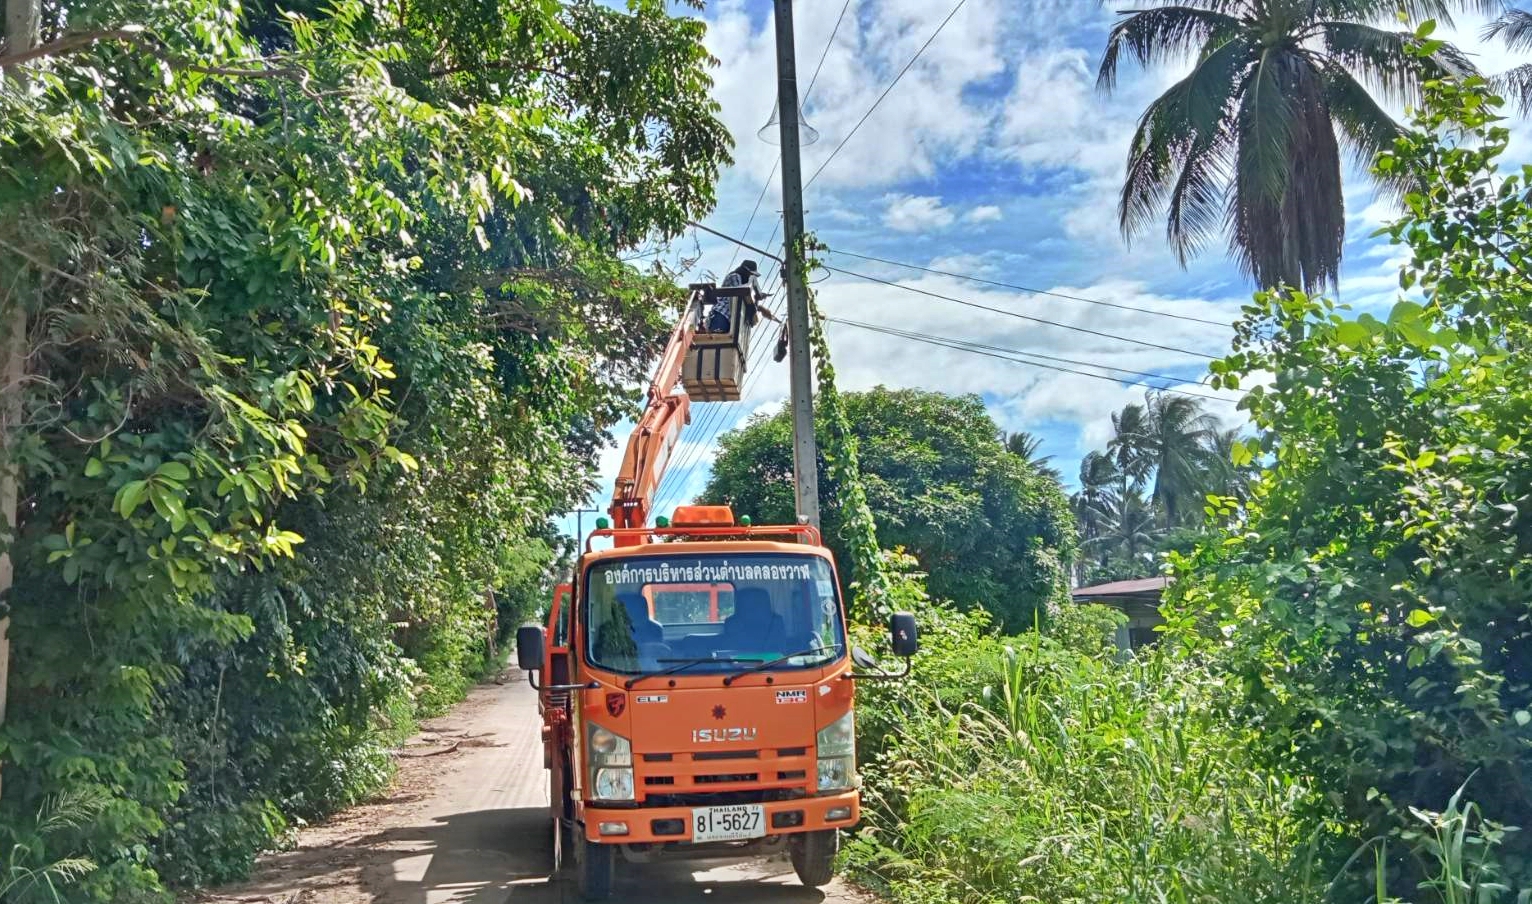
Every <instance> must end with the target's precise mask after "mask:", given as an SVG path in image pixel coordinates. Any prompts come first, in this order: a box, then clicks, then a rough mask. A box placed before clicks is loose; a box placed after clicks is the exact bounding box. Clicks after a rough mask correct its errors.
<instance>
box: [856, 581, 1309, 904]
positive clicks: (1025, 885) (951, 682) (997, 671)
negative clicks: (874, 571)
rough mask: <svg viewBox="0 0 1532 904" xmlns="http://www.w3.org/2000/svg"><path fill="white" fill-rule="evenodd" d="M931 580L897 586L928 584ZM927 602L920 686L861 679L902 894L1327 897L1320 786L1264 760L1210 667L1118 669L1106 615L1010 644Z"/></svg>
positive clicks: (876, 830) (879, 877) (872, 855)
mask: <svg viewBox="0 0 1532 904" xmlns="http://www.w3.org/2000/svg"><path fill="white" fill-rule="evenodd" d="M917 577H918V576H912V575H908V574H904V575H901V577H900V578H899V580H897V581H896V586H897V587H898V588H899V591H898V592H899V593H900V594H901V595H903V596H905V597H909V596H912V595H913V596H917V597H918V596H921V595H922V594H921V592H920V590H919V585H918V582H916V580H915V579H916V578H917ZM916 608H917V611H918V612H919V615H920V618H921V622H922V630H923V638H922V643H923V647H924V649H923V651H922V652H921V653H920V654H919V655H917V656H916V658H915V662H914V669H913V677H912V679H910V680H907V681H905V682H900V683H890V684H880V685H878V686H876V687H863V688H858V707H857V714H858V730H859V749H860V750H861V753H862V757H863V759H864V761H865V762H864V766H863V775H864V779H865V781H866V788H865V792H864V793H865V801H866V809H865V810H864V814H865V817H866V820H867V824H866V826H865V827H864V829H863V830H862V832H861V833H860V835H859V837H858V838H857V839H856V840H855V841H854V842H853V843H852V844H851V851H850V856H851V860H852V864H853V868H854V869H855V870H856V871H857V872H858V873H859V874H860V876H861V877H862V878H863V879H864V880H866V881H869V882H871V883H872V884H874V885H876V886H879V887H881V888H882V889H883V890H884V891H885V892H886V893H887V894H888V896H889V897H890V898H891V899H892V900H894V901H895V902H900V904H903V902H912V904H913V902H922V904H924V902H930V904H935V902H964V904H968V902H984V904H991V902H993V904H999V902H1003V901H1004V902H1010V901H1031V900H1046V901H1061V902H1122V901H1129V902H1145V904H1148V902H1160V901H1167V900H1171V901H1185V902H1206V904H1214V902H1225V901H1252V902H1271V904H1278V902H1282V904H1290V902H1301V901H1315V902H1317V901H1319V900H1321V899H1322V898H1321V896H1322V893H1323V883H1322V882H1321V881H1319V880H1318V879H1317V878H1316V877H1315V875H1314V874H1313V871H1312V870H1307V871H1306V870H1305V869H1304V853H1305V851H1306V850H1307V845H1308V841H1309V837H1310V835H1311V833H1312V829H1311V828H1310V825H1309V823H1307V822H1306V821H1305V820H1304V819H1303V818H1302V814H1303V812H1304V811H1305V809H1306V804H1307V802H1308V801H1309V799H1310V796H1311V795H1310V793H1309V791H1308V790H1307V788H1306V786H1304V785H1303V784H1302V783H1299V782H1297V781H1294V780H1292V779H1289V778H1285V777H1282V776H1279V775H1271V774H1268V773H1266V772H1264V771H1262V770H1261V769H1260V768H1259V767H1258V766H1257V764H1255V763H1254V762H1253V761H1252V758H1251V756H1250V754H1249V752H1248V749H1249V744H1250V741H1251V736H1250V734H1249V732H1248V730H1247V729H1242V728H1240V727H1238V726H1237V725H1235V724H1233V723H1232V722H1231V721H1230V720H1228V719H1227V718H1225V717H1224V716H1223V715H1222V713H1223V711H1224V710H1223V708H1222V707H1221V705H1220V704H1219V698H1220V696H1221V693H1222V692H1221V689H1220V687H1219V684H1218V682H1217V681H1216V680H1214V679H1213V678H1212V676H1211V675H1209V674H1208V673H1207V672H1206V671H1204V670H1202V669H1200V668H1197V667H1196V666H1194V665H1192V664H1190V663H1189V662H1184V661H1176V660H1173V659H1170V658H1168V657H1154V658H1150V659H1147V660H1132V661H1128V662H1125V663H1121V664H1119V663H1118V662H1117V661H1116V660H1115V658H1114V657H1113V656H1111V655H1104V648H1103V636H1102V635H1103V631H1104V629H1106V628H1107V626H1108V625H1109V624H1110V622H1111V619H1110V617H1105V618H1103V617H1101V616H1100V615H1098V614H1094V613H1090V612H1084V613H1083V614H1082V616H1081V617H1080V618H1079V620H1078V621H1077V622H1075V623H1072V624H1071V625H1070V627H1069V628H1068V629H1066V630H1065V631H1063V632H1062V633H1060V634H1058V635H1055V636H1052V637H1050V636H1044V635H1039V634H1036V633H1029V634H1026V635H1023V636H1019V637H1009V638H1002V637H998V636H995V635H992V634H990V633H988V632H987V631H986V630H985V628H984V625H983V619H982V617H977V616H973V615H970V616H963V615H960V614H958V613H956V612H955V611H953V610H951V609H948V608H946V607H943V606H939V605H934V604H930V603H925V604H923V605H918V606H917V607H916ZM1076 644H1078V646H1077V645H1076Z"/></svg>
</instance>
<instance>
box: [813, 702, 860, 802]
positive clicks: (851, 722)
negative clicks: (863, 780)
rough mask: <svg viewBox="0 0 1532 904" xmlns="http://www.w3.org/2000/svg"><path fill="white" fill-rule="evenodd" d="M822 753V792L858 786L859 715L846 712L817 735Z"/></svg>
mask: <svg viewBox="0 0 1532 904" xmlns="http://www.w3.org/2000/svg"><path fill="white" fill-rule="evenodd" d="M814 740H815V746H816V748H817V752H818V754H819V777H818V782H817V787H818V789H819V790H820V791H847V790H850V789H851V788H855V787H856V786H857V776H856V714H855V713H849V712H848V713H846V714H845V715H844V716H841V717H840V718H839V719H836V720H835V721H834V722H831V723H830V724H829V725H826V726H825V727H824V728H822V729H820V730H819V733H818V734H817V735H816V736H815V739H814Z"/></svg>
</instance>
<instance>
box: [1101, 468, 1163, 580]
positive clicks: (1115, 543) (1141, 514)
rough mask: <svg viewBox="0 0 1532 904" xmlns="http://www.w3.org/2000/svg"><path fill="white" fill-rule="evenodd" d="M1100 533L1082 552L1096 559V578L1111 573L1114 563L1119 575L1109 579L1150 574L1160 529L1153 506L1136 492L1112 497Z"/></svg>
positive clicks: (1126, 492)
mask: <svg viewBox="0 0 1532 904" xmlns="http://www.w3.org/2000/svg"><path fill="white" fill-rule="evenodd" d="M1103 515H1104V519H1103V523H1102V526H1101V529H1100V531H1099V532H1098V533H1097V534H1096V535H1095V536H1094V537H1092V538H1091V539H1089V540H1087V541H1085V543H1084V544H1083V546H1084V548H1085V549H1086V550H1088V551H1090V552H1093V553H1097V554H1099V556H1100V565H1099V569H1098V577H1099V576H1101V575H1102V574H1106V573H1111V572H1113V568H1114V563H1116V564H1117V565H1118V566H1120V567H1119V571H1120V572H1121V573H1114V574H1112V577H1116V578H1124V579H1126V578H1131V577H1142V576H1145V575H1148V574H1152V573H1154V570H1155V563H1154V554H1155V553H1156V552H1158V551H1159V541H1160V538H1161V537H1162V536H1163V535H1164V529H1163V528H1161V527H1160V526H1159V524H1158V519H1157V518H1156V517H1155V512H1154V508H1153V506H1151V505H1150V504H1149V503H1148V502H1146V501H1145V500H1144V497H1143V496H1141V495H1139V493H1138V492H1137V491H1136V490H1133V489H1131V488H1129V489H1126V490H1125V491H1124V492H1122V493H1121V494H1119V495H1115V496H1114V497H1113V498H1112V500H1111V503H1110V508H1108V509H1107V510H1106V511H1105V512H1104V513H1103Z"/></svg>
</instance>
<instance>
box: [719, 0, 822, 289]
mask: <svg viewBox="0 0 1532 904" xmlns="http://www.w3.org/2000/svg"><path fill="white" fill-rule="evenodd" d="M850 8H851V0H846V2H845V4H843V5H842V6H841V8H840V15H839V16H836V17H835V27H834V28H832V29H830V37H829V39H827V40H826V41H825V46H824V49H823V50H821V51H820V52H819V62H818V63H816V64H815V65H814V74H813V75H812V76H811V77H810V78H809V86H808V87H807V88H805V89H803V97H802V98H800V99H799V100H798V104H799V105H800V106H806V105H807V104H808V102H809V95H810V94H813V93H814V83H815V82H817V81H819V71H820V70H821V69H823V68H824V65H825V58H826V57H828V56H829V55H830V48H831V47H832V46H834V44H835V36H836V35H837V34H840V24H841V22H843V21H845V18H846V10H848V9H850ZM781 165H782V160H781V158H780V157H779V158H778V159H776V160H775V161H773V162H772V164H771V172H770V173H767V174H766V184H765V185H762V186H761V193H760V194H759V195H757V196H756V198H755V207H754V208H753V209H752V210H751V211H750V219H748V220H746V221H745V231H744V232H743V233H741V237H742V238H746V239H748V238H750V227H751V225H753V224H754V223H755V215H756V214H758V213H760V212H761V202H762V201H764V200H766V192H768V191H770V190H771V180H772V179H774V178H776V175H777V168H778V167H780V166H781ZM766 244H768V245H770V244H771V242H767V243H766ZM741 247H742V245H741V243H738V242H736V243H735V245H734V253H733V254H731V255H729V267H728V269H729V270H733V269H734V261H736V260H737V259H738V258H739V249H740V248H741Z"/></svg>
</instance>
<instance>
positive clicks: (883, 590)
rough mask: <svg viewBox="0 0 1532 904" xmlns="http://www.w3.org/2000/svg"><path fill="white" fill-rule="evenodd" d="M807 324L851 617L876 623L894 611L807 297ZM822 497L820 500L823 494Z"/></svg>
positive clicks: (823, 342)
mask: <svg viewBox="0 0 1532 904" xmlns="http://www.w3.org/2000/svg"><path fill="white" fill-rule="evenodd" d="M808 272H809V267H808V266H807V265H806V266H805V267H804V282H805V284H806V283H807V282H808ZM809 320H810V323H811V325H812V326H811V328H810V330H809V347H810V348H811V349H812V350H813V355H814V370H815V377H816V380H817V390H818V392H817V394H816V395H817V400H818V411H819V414H818V417H817V419H818V420H819V421H820V422H821V423H822V424H823V430H824V434H825V445H824V448H823V450H822V451H821V452H820V454H821V456H822V457H823V458H824V463H825V470H826V471H828V472H829V474H830V477H831V479H832V480H834V481H835V484H836V486H837V487H840V488H841V492H840V493H839V494H838V495H837V497H836V498H837V501H838V502H839V508H840V510H841V511H842V512H843V513H844V514H843V516H842V521H843V522H844V523H843V524H842V526H841V529H840V532H839V536H840V539H841V541H842V543H841V545H842V547H843V548H844V549H845V550H846V552H847V553H848V554H849V556H850V558H849V563H850V565H851V576H852V579H853V583H852V587H853V589H854V593H855V596H854V601H855V604H856V605H855V608H854V609H853V610H852V617H863V618H865V619H866V620H868V621H871V622H874V623H876V622H879V621H881V620H882V619H880V618H879V616H884V617H886V616H887V615H888V614H889V613H890V612H893V611H894V610H892V609H890V608H888V595H889V587H888V576H887V575H886V574H885V573H884V571H883V568H882V564H883V560H882V547H880V546H879V544H878V525H877V519H876V518H874V516H873V514H872V509H871V508H870V507H869V506H868V504H867V490H866V488H865V487H864V486H863V483H862V464H861V454H860V453H859V452H858V451H857V438H856V431H855V430H853V429H852V427H851V422H850V419H849V417H848V416H847V414H846V406H845V403H844V402H843V401H842V400H841V395H840V389H839V388H837V387H836V385H835V365H834V364H832V363H831V362H830V342H829V340H828V339H826V338H825V332H824V318H822V317H821V316H820V314H819V306H818V304H817V303H816V302H815V300H814V298H813V296H812V295H810V297H809ZM815 432H816V433H817V432H818V431H817V430H816V431H815ZM820 495H821V496H823V495H824V494H823V492H821V493H820ZM842 561H847V560H842Z"/></svg>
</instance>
